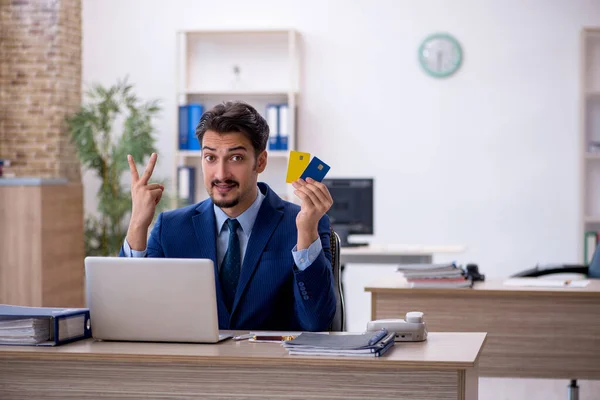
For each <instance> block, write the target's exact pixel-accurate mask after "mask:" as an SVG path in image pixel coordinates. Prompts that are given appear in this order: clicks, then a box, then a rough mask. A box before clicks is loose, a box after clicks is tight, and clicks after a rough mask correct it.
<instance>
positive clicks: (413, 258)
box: [340, 244, 465, 265]
mask: <svg viewBox="0 0 600 400" xmlns="http://www.w3.org/2000/svg"><path fill="white" fill-rule="evenodd" d="M464 251H465V247H463V246H409V245H377V244H372V245H368V246H361V247H341V248H340V262H341V263H342V264H351V263H357V264H397V265H400V264H428V263H431V262H433V261H432V260H433V256H434V255H435V254H446V253H461V252H464Z"/></svg>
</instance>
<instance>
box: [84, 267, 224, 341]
mask: <svg viewBox="0 0 600 400" xmlns="http://www.w3.org/2000/svg"><path fill="white" fill-rule="evenodd" d="M85 283H86V299H87V307H88V308H89V310H90V321H91V325H92V337H93V338H94V339H97V340H106V341H141V342H186V343H216V342H219V341H221V340H224V339H227V338H229V337H232V335H227V334H219V321H218V315H217V298H216V290H215V276H214V265H213V262H212V260H210V259H193V258H187V259H177V258H128V257H86V258H85Z"/></svg>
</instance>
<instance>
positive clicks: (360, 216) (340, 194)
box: [323, 178, 373, 247]
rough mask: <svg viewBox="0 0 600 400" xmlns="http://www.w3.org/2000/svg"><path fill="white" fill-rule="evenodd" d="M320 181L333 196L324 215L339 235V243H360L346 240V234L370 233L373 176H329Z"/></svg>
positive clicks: (352, 244) (351, 244)
mask: <svg viewBox="0 0 600 400" xmlns="http://www.w3.org/2000/svg"><path fill="white" fill-rule="evenodd" d="M323 184H325V186H327V189H329V193H331V197H332V198H333V205H332V206H331V208H330V209H329V212H328V213H327V215H328V216H329V219H330V222H331V226H332V227H333V229H334V230H335V231H336V232H337V234H338V235H339V236H340V241H341V245H342V246H345V247H348V246H361V245H364V244H365V243H349V242H348V235H352V234H357V235H372V234H373V179H372V178H330V179H323Z"/></svg>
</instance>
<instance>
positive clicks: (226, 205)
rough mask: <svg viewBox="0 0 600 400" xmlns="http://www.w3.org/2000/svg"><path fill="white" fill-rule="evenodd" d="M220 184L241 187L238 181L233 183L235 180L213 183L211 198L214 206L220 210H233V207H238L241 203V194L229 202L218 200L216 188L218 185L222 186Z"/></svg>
mask: <svg viewBox="0 0 600 400" xmlns="http://www.w3.org/2000/svg"><path fill="white" fill-rule="evenodd" d="M220 183H225V184H228V185H231V184H233V185H235V186H237V187H239V186H240V185H239V183H237V182H236V181H233V180H226V181H212V182H211V189H212V190H211V196H210V198H211V199H212V201H213V204H214V205H215V206H217V207H219V208H231V207H235V206H237V205H238V204H239V202H240V197H241V194H240V195H238V196H236V197H235V198H233V199H229V200H227V199H223V200H218V199H217V198H216V195H215V186H216V185H218V184H220Z"/></svg>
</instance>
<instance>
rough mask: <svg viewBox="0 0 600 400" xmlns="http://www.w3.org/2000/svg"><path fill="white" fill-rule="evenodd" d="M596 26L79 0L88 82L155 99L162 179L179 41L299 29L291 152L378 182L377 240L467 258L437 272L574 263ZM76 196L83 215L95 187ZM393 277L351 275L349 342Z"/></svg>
mask: <svg viewBox="0 0 600 400" xmlns="http://www.w3.org/2000/svg"><path fill="white" fill-rule="evenodd" d="M593 25H595V26H598V25H600V2H597V1H593V0H528V1H522V0H506V1H500V0H498V1H493V0H485V1H483V0H456V1H444V0H435V1H434V0H429V1H406V0H404V1H398V0H379V1H375V0H354V1H347V0H346V1H342V0H336V1H316V0H303V1H291V0H254V1H248V0H230V1H226V2H218V1H214V0H213V1H192V0H187V1H186V0H177V1H176V0H171V1H157V0H154V1H134V0H128V1H124V0H103V1H99V0H85V1H84V4H83V80H84V82H85V83H91V82H100V83H104V84H112V83H113V82H115V81H116V79H117V78H119V77H122V76H124V75H126V74H128V75H129V76H130V80H131V81H132V82H133V83H135V84H136V87H137V92H138V93H139V95H140V96H142V97H143V98H160V99H162V100H163V106H164V111H163V113H162V117H161V118H160V119H159V120H158V121H157V128H158V131H159V132H160V135H161V136H160V139H159V146H160V148H161V151H160V157H159V164H158V168H157V172H156V173H157V174H158V175H159V176H161V177H166V176H168V175H169V174H170V172H171V166H172V162H173V150H174V149H173V143H174V142H173V139H172V136H171V135H172V134H173V127H174V126H175V118H176V98H175V31H176V30H178V29H194V28H231V27H244V28H253V27H257V28H263V27H274V28H276V27H292V28H295V29H297V30H299V31H300V32H301V34H302V36H303V47H304V65H303V68H304V74H303V86H302V96H301V100H300V112H299V131H300V133H299V134H300V137H299V143H300V149H301V150H305V151H310V152H312V153H318V154H319V156H320V157H321V158H323V159H324V160H326V161H327V162H328V163H329V164H330V165H331V166H332V170H331V173H330V176H332V177H335V176H373V177H375V178H376V193H375V195H376V214H375V224H376V234H375V235H374V237H373V238H372V241H373V242H376V243H410V244H420V243H423V244H464V245H466V246H468V250H467V251H466V252H465V253H464V254H460V255H456V256H446V257H444V256H442V257H439V258H438V260H440V261H442V260H449V259H456V260H457V261H459V262H461V263H464V262H476V263H478V264H479V265H480V268H481V270H482V271H483V272H484V273H485V274H486V276H487V277H490V278H493V277H504V276H507V275H508V274H511V273H513V272H516V271H519V270H522V269H524V268H528V267H531V266H533V265H534V264H536V263H539V262H540V263H543V262H578V261H579V260H580V250H579V246H580V243H579V242H580V239H581V238H580V237H579V236H580V235H579V231H578V216H579V213H580V201H579V200H580V199H579V193H580V188H579V182H580V176H579V170H578V165H579V164H578V157H579V153H578V151H579V148H578V144H579V141H578V140H579V136H578V135H579V132H580V131H579V129H580V126H579V107H580V104H579V97H578V96H579V92H578V91H579V58H580V54H579V33H580V29H581V28H582V27H583V26H593ZM435 31H448V32H450V33H452V34H453V35H455V37H456V38H457V39H458V40H459V41H460V42H461V43H462V45H463V50H464V54H465V60H464V64H463V67H462V69H461V70H460V71H459V73H458V74H457V75H455V76H454V77H452V78H451V79H447V80H436V79H433V78H430V77H428V76H427V75H425V74H424V73H423V71H421V70H420V68H419V65H418V62H417V59H416V52H417V48H418V46H419V44H420V41H421V40H422V39H423V38H424V37H425V36H427V35H428V34H430V33H432V32H435ZM86 183H88V189H87V190H86V207H87V208H88V209H92V208H94V207H95V201H94V199H93V197H94V192H95V187H94V186H95V185H94V182H93V180H92V179H90V178H89V176H86ZM390 271H393V267H376V266H366V265H362V266H358V265H355V266H349V267H348V269H347V271H346V272H347V273H346V281H345V284H346V290H347V292H346V295H347V305H348V309H349V316H348V320H349V328H350V329H351V330H363V329H364V326H365V324H366V322H367V321H368V319H369V310H370V301H369V297H368V296H367V295H366V294H365V293H364V292H363V287H364V286H365V284H367V283H368V282H369V281H371V280H372V279H373V278H375V277H376V276H378V275H381V274H385V273H389V272H390ZM482 382H483V383H482V384H481V387H482V398H484V399H492V398H493V399H501V398H502V399H504V398H506V399H508V398H514V397H515V396H518V395H519V394H523V393H524V392H525V391H530V393H531V392H536V391H538V390H539V391H540V395H539V396H540V397H538V398H545V399H550V398H551V397H549V394H550V393H552V392H553V391H554V389H553V388H558V389H559V393H557V394H556V398H563V396H564V393H562V392H561V391H562V389H563V386H566V384H567V383H566V382H554V383H552V382H550V381H545V382H542V381H526V383H525V384H524V385H525V386H524V387H525V389H523V390H520V391H519V390H518V389H514V391H513V392H510V389H508V388H507V386H506V385H504V383H502V380H482ZM497 382H500V383H497ZM532 382H533V383H532ZM563 383H564V385H563ZM511 385H512V384H511ZM535 385H539V386H535ZM543 385H546V386H543ZM548 385H551V386H548ZM496 386H497V387H498V388H501V390H500V391H498V390H494V389H493V388H494V387H496ZM517 386H518V385H517ZM515 387H516V386H515ZM544 388H545V389H544ZM548 388H550V389H548ZM543 390H546V392H544V391H543ZM588 395H589V391H588ZM533 396H534V395H533V394H531V395H527V396H526V397H527V398H534V397H533ZM582 398H584V399H585V398H591V397H586V395H585V393H582Z"/></svg>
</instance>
